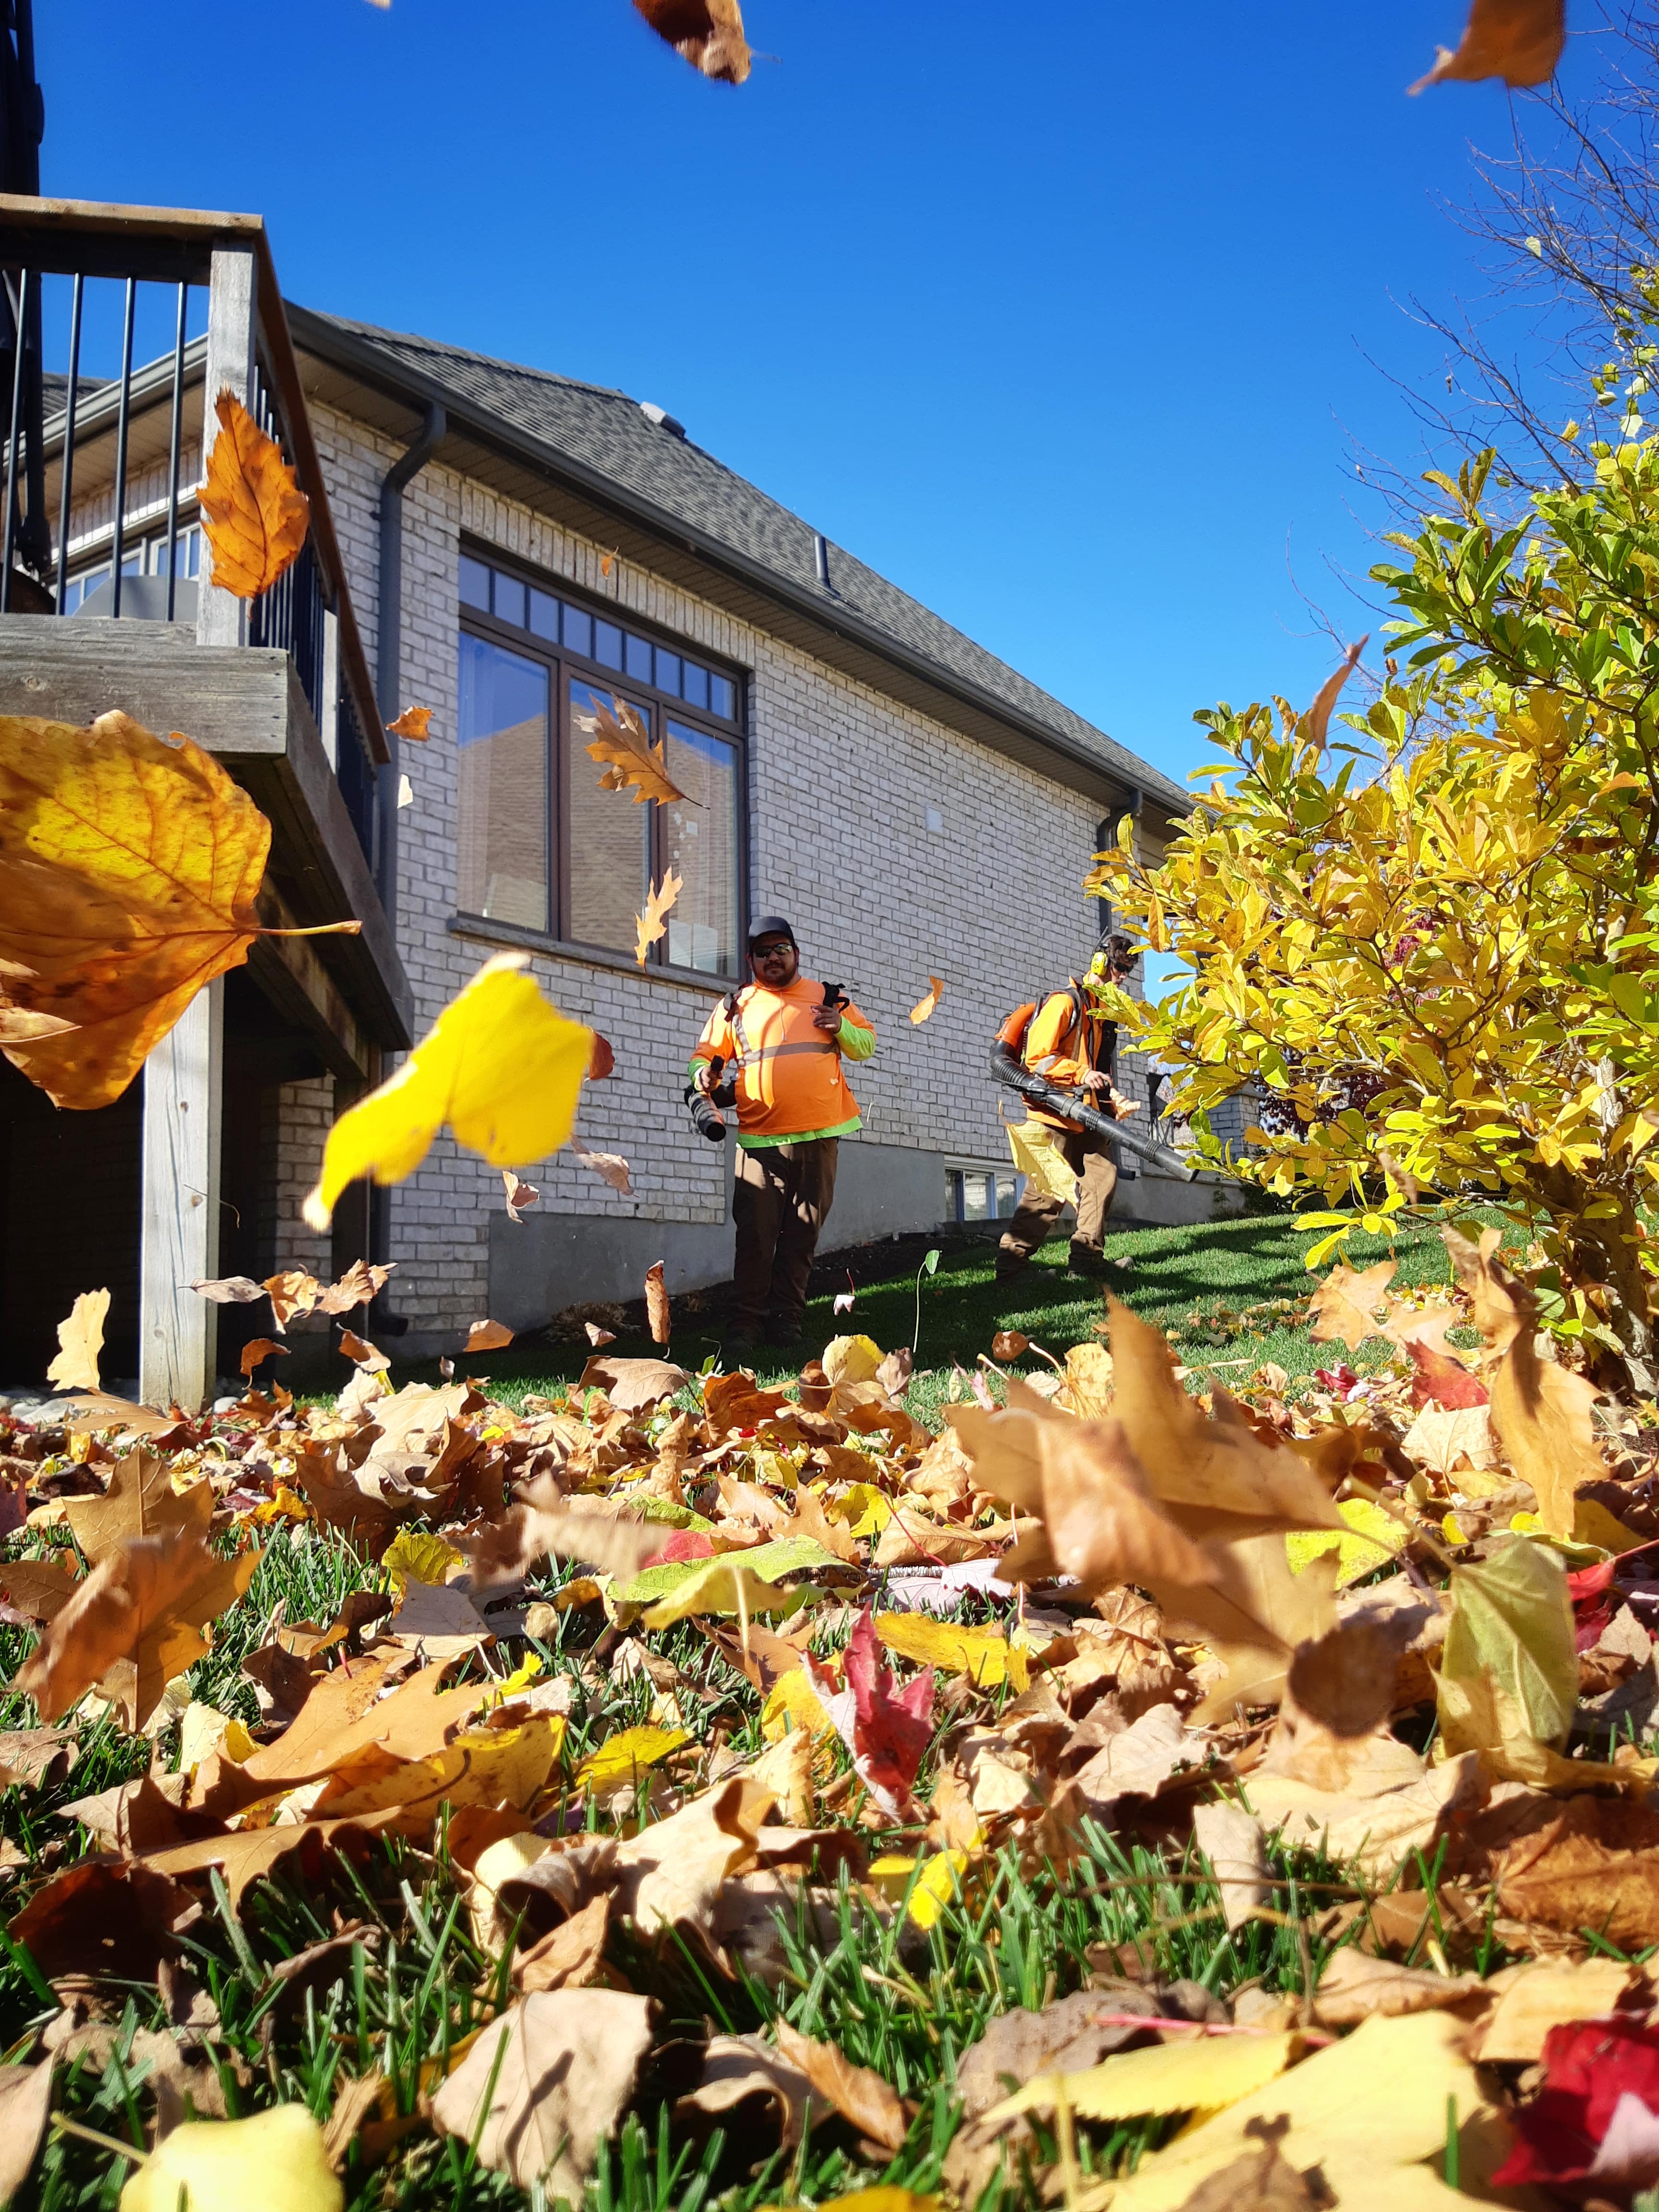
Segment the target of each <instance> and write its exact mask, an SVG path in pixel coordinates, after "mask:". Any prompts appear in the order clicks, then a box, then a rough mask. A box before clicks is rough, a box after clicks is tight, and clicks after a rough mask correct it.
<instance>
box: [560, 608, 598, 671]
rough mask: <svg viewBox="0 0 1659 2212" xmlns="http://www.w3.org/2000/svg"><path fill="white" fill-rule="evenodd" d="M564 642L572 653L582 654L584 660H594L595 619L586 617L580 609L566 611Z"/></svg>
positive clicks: (567, 609)
mask: <svg viewBox="0 0 1659 2212" xmlns="http://www.w3.org/2000/svg"><path fill="white" fill-rule="evenodd" d="M564 641H565V643H566V644H567V645H568V647H570V650H571V651H572V653H580V655H581V657H582V659H584V660H592V658H593V617H592V615H585V614H584V613H583V612H582V611H581V609H580V607H567V608H566V609H565V611H564Z"/></svg>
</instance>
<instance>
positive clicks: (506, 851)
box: [457, 632, 550, 929]
mask: <svg viewBox="0 0 1659 2212" xmlns="http://www.w3.org/2000/svg"><path fill="white" fill-rule="evenodd" d="M549 693H550V684H549V678H548V672H547V671H546V669H544V667H543V666H542V665H541V664H540V663H539V662H538V661H534V660H526V659H524V658H523V657H522V655H521V654H519V653H508V652H507V650H506V649H505V648H504V647H501V646H499V645H491V644H489V643H488V642H487V641H486V640H484V639H483V638H481V637H468V636H467V635H465V632H463V633H462V636H461V698H460V715H459V732H458V741H459V748H460V793H459V800H460V804H459V843H460V855H459V859H460V866H459V885H458V890H457V897H458V899H459V905H460V908H461V911H462V912H463V913H464V914H481V915H489V916H490V917H491V918H492V919H493V920H495V921H516V922H521V923H523V924H524V925H525V926H526V927H528V928H531V929H545V928H546V927H547V750H548V708H549V704H550V697H549Z"/></svg>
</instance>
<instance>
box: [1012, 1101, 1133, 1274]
mask: <svg viewBox="0 0 1659 2212" xmlns="http://www.w3.org/2000/svg"><path fill="white" fill-rule="evenodd" d="M1054 1143H1055V1146H1056V1148H1057V1150H1058V1151H1059V1152H1060V1156H1061V1157H1062V1158H1063V1159H1064V1160H1065V1162H1066V1166H1067V1167H1068V1168H1070V1169H1071V1170H1072V1171H1073V1174H1074V1175H1076V1176H1080V1177H1081V1184H1080V1187H1079V1191H1078V1194H1077V1226H1076V1228H1075V1229H1073V1231H1072V1243H1073V1247H1074V1248H1075V1247H1077V1246H1079V1245H1080V1246H1082V1247H1083V1248H1084V1249H1085V1250H1087V1251H1090V1252H1093V1253H1096V1254H1098V1253H1099V1251H1100V1249H1101V1247H1102V1245H1103V1243H1104V1242H1105V1239H1106V1212H1107V1208H1108V1207H1109V1206H1110V1205H1111V1202H1112V1193H1113V1192H1114V1191H1115V1189H1116V1188H1117V1168H1116V1165H1115V1163H1114V1162H1113V1160H1112V1158H1110V1156H1109V1153H1108V1152H1107V1150H1106V1139H1105V1138H1104V1137H1097V1136H1095V1135H1093V1134H1092V1133H1085V1131H1083V1130H1081V1129H1057V1130H1055V1131H1054ZM1064 1211H1065V1208H1064V1207H1063V1206H1061V1204H1060V1200H1059V1199H1057V1198H1056V1197H1055V1196H1054V1194H1053V1193H1052V1192H1051V1191H1047V1190H1044V1189H1043V1188H1042V1187H1041V1185H1039V1184H1037V1183H1034V1182H1028V1183H1027V1184H1026V1186H1025V1195H1024V1198H1022V1199H1021V1200H1020V1202H1019V1211H1018V1212H1017V1213H1016V1214H1015V1216H1014V1218H1013V1219H1012V1221H1011V1222H1010V1223H1009V1224H1008V1226H1007V1228H1006V1230H1005V1231H1003V1236H1002V1242H1001V1243H1000V1245H999V1246H998V1248H997V1272H998V1273H999V1274H1012V1273H1013V1272H1014V1271H1015V1269H1016V1268H1018V1267H1024V1264H1025V1262H1026V1261H1028V1260H1029V1259H1030V1256H1031V1255H1032V1254H1033V1253H1034V1252H1040V1251H1041V1250H1042V1247H1043V1246H1044V1245H1045V1244H1046V1243H1048V1239H1049V1237H1051V1236H1052V1235H1053V1234H1054V1224H1055V1223H1056V1222H1057V1221H1058V1220H1059V1219H1060V1215H1061V1213H1062V1212H1064Z"/></svg>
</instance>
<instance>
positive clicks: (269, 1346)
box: [240, 1336, 290, 1379]
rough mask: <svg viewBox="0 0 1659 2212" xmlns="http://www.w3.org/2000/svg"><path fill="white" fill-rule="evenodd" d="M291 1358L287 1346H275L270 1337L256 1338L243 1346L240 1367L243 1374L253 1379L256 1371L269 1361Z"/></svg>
mask: <svg viewBox="0 0 1659 2212" xmlns="http://www.w3.org/2000/svg"><path fill="white" fill-rule="evenodd" d="M289 1357H290V1352H289V1346H287V1345H285V1344H273V1343H272V1342H271V1340H270V1338H269V1337H268V1336H254V1337H250V1338H249V1339H248V1340H247V1342H246V1344H245V1345H244V1346H242V1357H241V1361H240V1366H241V1370H242V1372H243V1374H244V1375H245V1376H247V1377H249V1378H250V1379H252V1374H253V1370H254V1369H255V1368H256V1367H259V1366H262V1365H263V1364H264V1362H265V1361H266V1360H267V1359H287V1358H289Z"/></svg>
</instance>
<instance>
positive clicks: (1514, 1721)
mask: <svg viewBox="0 0 1659 2212" xmlns="http://www.w3.org/2000/svg"><path fill="white" fill-rule="evenodd" d="M1451 1596H1452V1610H1451V1618H1450V1619H1449V1621H1448V1622H1447V1624H1446V1642H1445V1648H1444V1650H1443V1653H1442V1656H1441V1662H1440V1670H1439V1693H1440V1694H1439V1709H1440V1732H1441V1737H1442V1740H1443V1742H1444V1744H1445V1746H1446V1747H1447V1749H1448V1750H1449V1751H1450V1752H1453V1753H1455V1752H1460V1751H1466V1750H1483V1751H1492V1750H1496V1749H1497V1748H1498V1747H1500V1746H1502V1745H1504V1744H1508V1743H1511V1742H1519V1743H1525V1742H1528V1741H1531V1742H1535V1743H1541V1744H1544V1745H1547V1746H1548V1745H1556V1746H1559V1745H1561V1744H1564V1743H1565V1741H1566V1737H1567V1731H1568V1729H1570V1728H1571V1724H1572V1716H1573V1710H1574V1707H1575V1706H1576V1705H1577V1700H1578V1652H1577V1638H1576V1637H1575V1635H1574V1632H1573V1619H1572V1601H1571V1597H1570V1596H1569V1595H1568V1592H1567V1578H1566V1575H1565V1571H1563V1569H1562V1565H1561V1562H1560V1560H1559V1559H1558V1558H1557V1556H1556V1555H1555V1553H1553V1552H1551V1551H1549V1550H1547V1549H1546V1547H1544V1546H1543V1545H1541V1544H1533V1543H1528V1541H1527V1539H1526V1538H1525V1537H1524V1536H1518V1537H1516V1539H1515V1541H1513V1542H1512V1543H1510V1544H1506V1545H1505V1546H1504V1547H1503V1549H1502V1550H1501V1551H1498V1552H1496V1553H1493V1555H1492V1558H1490V1559H1486V1560H1484V1561H1483V1562H1482V1563H1481V1564H1480V1565H1479V1566H1469V1567H1454V1568H1453V1570H1452V1573H1451Z"/></svg>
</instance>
